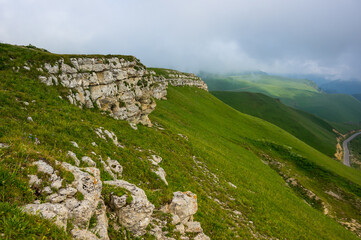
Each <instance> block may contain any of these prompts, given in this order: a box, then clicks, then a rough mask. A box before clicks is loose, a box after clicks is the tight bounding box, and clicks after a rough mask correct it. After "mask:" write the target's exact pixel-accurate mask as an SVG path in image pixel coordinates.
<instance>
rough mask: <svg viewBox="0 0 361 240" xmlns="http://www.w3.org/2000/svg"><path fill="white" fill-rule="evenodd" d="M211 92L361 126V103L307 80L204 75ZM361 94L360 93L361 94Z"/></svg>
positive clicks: (249, 75) (255, 75) (279, 77)
mask: <svg viewBox="0 0 361 240" xmlns="http://www.w3.org/2000/svg"><path fill="white" fill-rule="evenodd" d="M201 77H202V78H203V80H204V81H205V82H206V83H207V85H208V89H209V90H210V91H231V92H256V93H263V94H266V95H268V96H271V97H274V98H279V99H280V100H281V102H282V103H284V104H286V105H288V106H291V107H293V108H297V109H300V110H303V111H306V112H309V113H312V114H315V115H317V116H319V117H321V118H323V119H326V120H328V121H332V122H339V123H359V122H361V102H360V101H357V100H356V99H355V98H354V97H352V96H349V95H346V94H328V93H324V92H322V90H321V89H320V88H319V87H318V85H317V84H316V83H315V82H314V81H311V80H307V79H294V78H287V77H281V76H272V75H264V74H257V73H254V74H241V75H233V76H230V75H210V74H208V75H202V76H201ZM360 92H361V91H360Z"/></svg>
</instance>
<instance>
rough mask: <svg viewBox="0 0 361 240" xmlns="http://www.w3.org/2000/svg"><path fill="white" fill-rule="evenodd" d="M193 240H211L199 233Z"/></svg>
mask: <svg viewBox="0 0 361 240" xmlns="http://www.w3.org/2000/svg"><path fill="white" fill-rule="evenodd" d="M194 240H211V239H210V238H209V237H208V236H207V235H205V234H204V233H199V234H198V235H197V236H195V238H194Z"/></svg>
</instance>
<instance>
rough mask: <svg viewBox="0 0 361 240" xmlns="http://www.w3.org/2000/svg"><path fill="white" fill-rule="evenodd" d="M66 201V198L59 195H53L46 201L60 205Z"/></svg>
mask: <svg viewBox="0 0 361 240" xmlns="http://www.w3.org/2000/svg"><path fill="white" fill-rule="evenodd" d="M65 199H66V196H62V195H59V194H57V193H53V194H51V195H49V196H48V197H47V198H46V201H47V202H51V203H60V202H62V201H64V200H65Z"/></svg>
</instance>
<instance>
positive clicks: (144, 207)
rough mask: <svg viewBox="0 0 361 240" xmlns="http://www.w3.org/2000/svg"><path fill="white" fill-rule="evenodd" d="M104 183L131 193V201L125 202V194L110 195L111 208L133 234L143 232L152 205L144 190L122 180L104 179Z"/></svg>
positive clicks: (149, 217)
mask: <svg viewBox="0 0 361 240" xmlns="http://www.w3.org/2000/svg"><path fill="white" fill-rule="evenodd" d="M104 184H109V185H113V186H117V187H119V188H124V189H126V190H128V191H129V192H130V193H131V196H132V201H131V203H130V204H127V203H126V199H127V196H126V195H123V196H115V195H112V196H111V204H112V208H113V209H114V211H115V212H116V214H117V216H118V221H119V223H120V224H122V225H123V226H125V227H126V228H127V229H128V230H129V231H131V232H132V233H133V234H134V235H135V236H141V235H143V234H145V232H146V231H145V229H146V227H147V226H148V224H149V223H150V221H151V215H152V213H153V209H154V205H153V204H151V203H150V202H149V201H148V198H147V196H146V195H145V192H144V191H143V190H142V189H140V188H138V187H137V186H135V185H134V184H131V183H129V182H127V181H124V180H116V181H106V182H104Z"/></svg>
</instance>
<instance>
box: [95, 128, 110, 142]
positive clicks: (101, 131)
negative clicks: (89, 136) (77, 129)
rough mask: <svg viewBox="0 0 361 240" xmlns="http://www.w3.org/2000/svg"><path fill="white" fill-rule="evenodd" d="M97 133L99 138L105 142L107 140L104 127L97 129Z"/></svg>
mask: <svg viewBox="0 0 361 240" xmlns="http://www.w3.org/2000/svg"><path fill="white" fill-rule="evenodd" d="M95 133H96V134H97V135H98V137H100V138H102V139H104V140H107V139H106V137H105V135H104V133H103V128H102V127H100V128H96V129H95Z"/></svg>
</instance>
